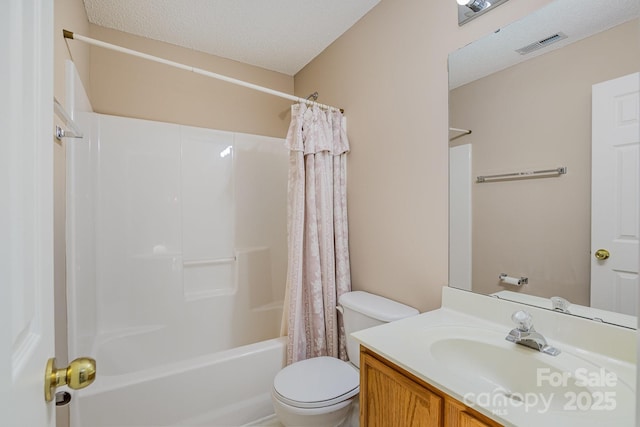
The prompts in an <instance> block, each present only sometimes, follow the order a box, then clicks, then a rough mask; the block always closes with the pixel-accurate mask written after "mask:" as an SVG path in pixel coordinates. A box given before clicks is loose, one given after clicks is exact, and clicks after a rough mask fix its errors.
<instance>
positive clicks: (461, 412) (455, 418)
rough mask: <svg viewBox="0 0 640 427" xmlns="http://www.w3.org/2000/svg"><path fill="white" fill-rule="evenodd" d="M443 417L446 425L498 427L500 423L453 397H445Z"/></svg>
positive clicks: (450, 426)
mask: <svg viewBox="0 0 640 427" xmlns="http://www.w3.org/2000/svg"><path fill="white" fill-rule="evenodd" d="M444 413H445V415H444V419H445V426H447V427H500V424H498V423H496V422H495V421H493V420H490V419H489V418H487V417H486V416H484V415H482V414H480V413H478V412H476V411H474V410H473V409H471V408H469V407H468V406H466V405H464V404H463V403H462V402H459V401H457V400H455V399H453V398H450V397H447V398H445V404H444Z"/></svg>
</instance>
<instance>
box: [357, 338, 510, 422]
mask: <svg viewBox="0 0 640 427" xmlns="http://www.w3.org/2000/svg"><path fill="white" fill-rule="evenodd" d="M360 426H361V427H499V426H500V424H498V423H496V422H495V421H493V420H491V419H490V418H488V417H486V416H484V415H482V414H480V413H479V412H477V411H475V410H474V409H472V408H469V407H468V406H466V405H464V404H463V403H461V402H459V401H458V400H456V399H454V398H452V397H451V396H448V395H447V394H445V393H443V392H442V391H440V390H438V389H436V388H435V387H433V386H431V385H429V384H427V383H426V382H424V381H422V380H421V379H419V378H418V377H416V376H415V375H413V374H411V373H409V372H407V371H405V370H404V369H402V368H400V367H398V366H396V365H395V364H393V363H391V362H389V361H388V360H386V359H385V358H383V357H381V356H379V355H378V354H376V353H374V352H372V351H370V350H369V349H367V348H365V347H362V346H361V347H360Z"/></svg>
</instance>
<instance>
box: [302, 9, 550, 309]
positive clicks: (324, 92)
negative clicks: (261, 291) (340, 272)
mask: <svg viewBox="0 0 640 427" xmlns="http://www.w3.org/2000/svg"><path fill="white" fill-rule="evenodd" d="M549 2H550V1H549V0H535V1H534V0H531V1H519V0H512V1H510V2H508V3H505V4H504V5H501V6H499V7H497V8H496V9H495V10H493V11H490V12H489V13H487V14H486V15H483V16H481V17H479V18H478V19H476V20H474V21H471V22H470V23H468V24H466V25H464V26H462V27H458V22H457V6H456V2H455V1H454V0H444V1H424V0H382V2H381V3H380V4H379V5H378V6H376V7H375V8H374V9H373V10H372V11H370V12H369V13H368V14H367V15H366V16H365V17H363V18H362V19H361V20H360V21H359V22H358V23H357V24H356V25H355V26H354V27H353V28H351V29H350V30H349V31H347V32H346V33H345V34H344V35H343V36H342V37H340V39H338V40H337V41H336V42H334V43H333V44H332V45H331V46H330V47H329V48H327V49H326V50H325V51H324V52H323V53H321V54H320V55H319V56H318V57H317V58H316V59H315V60H313V61H312V62H311V63H310V64H309V65H307V66H306V67H305V68H304V69H303V70H302V71H300V72H299V73H298V74H296V77H295V90H296V93H297V94H298V95H302V94H304V93H308V92H312V91H314V90H317V91H319V93H320V96H321V98H320V100H321V102H324V103H328V104H332V105H336V106H340V107H343V108H345V110H346V116H347V119H348V126H349V129H348V135H349V138H350V142H351V149H352V150H351V154H350V156H349V164H348V167H349V189H348V197H349V199H348V203H349V233H350V241H349V243H350V251H351V271H352V282H353V287H354V289H360V290H367V291H370V292H374V293H377V294H380V295H383V296H387V297H390V298H394V299H396V300H398V301H401V302H404V303H406V304H410V305H412V306H414V307H416V308H418V309H419V310H421V311H423V310H428V309H434V308H437V307H439V306H440V294H441V287H442V286H444V285H446V284H447V281H448V279H447V274H448V206H447V205H448V187H447V182H448V177H447V175H448V144H447V139H448V130H447V128H448V111H447V110H448V107H447V102H448V76H447V56H448V54H449V52H451V51H453V50H455V49H457V48H459V47H462V46H464V45H465V44H467V43H469V42H471V41H472V40H474V39H477V38H479V37H480V36H482V35H485V34H489V33H491V32H492V31H494V30H496V29H497V28H499V27H501V26H505V25H507V24H508V23H510V22H512V21H514V20H516V19H518V18H520V17H522V16H524V15H526V14H528V13H530V12H532V11H533V10H536V9H537V8H539V7H540V6H542V5H544V4H547V3H549Z"/></svg>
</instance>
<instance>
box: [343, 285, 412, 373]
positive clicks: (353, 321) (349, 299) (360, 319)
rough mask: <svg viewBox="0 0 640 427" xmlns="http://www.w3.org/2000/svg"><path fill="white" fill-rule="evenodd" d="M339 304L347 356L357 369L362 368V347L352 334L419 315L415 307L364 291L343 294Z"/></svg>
mask: <svg viewBox="0 0 640 427" xmlns="http://www.w3.org/2000/svg"><path fill="white" fill-rule="evenodd" d="M338 304H339V305H340V306H341V307H342V309H341V310H340V311H341V312H342V316H343V323H344V331H345V333H346V335H347V355H348V356H349V361H350V362H351V363H353V364H354V365H356V366H357V367H360V346H359V344H358V342H357V341H355V340H354V339H353V338H351V333H353V332H356V331H360V330H362V329H367V328H371V327H373V326H378V325H382V324H383V323H389V322H393V321H395V320H400V319H404V318H406V317H411V316H415V315H417V314H419V312H418V310H416V309H415V308H413V307H409V306H408V305H404V304H401V303H399V302H396V301H393V300H390V299H388V298H384V297H381V296H378V295H374V294H370V293H368V292H364V291H354V292H347V293H345V294H342V296H341V297H340V299H339V301H338Z"/></svg>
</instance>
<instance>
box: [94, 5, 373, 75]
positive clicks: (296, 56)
mask: <svg viewBox="0 0 640 427" xmlns="http://www.w3.org/2000/svg"><path fill="white" fill-rule="evenodd" d="M379 1H380V0H358V1H348V0H268V1H267V0H108V1H107V0H84V4H85V8H86V10H87V16H88V18H89V21H90V22H91V23H93V24H96V25H100V26H103V27H107V28H113V29H116V30H120V31H124V32H127V33H131V34H135V35H138V36H142V37H147V38H150V39H154V40H160V41H163V42H167V43H172V44H175V45H179V46H183V47H187V48H190V49H194V50H198V51H202V52H206V53H210V54H213V55H217V56H222V57H225V58H229V59H233V60H236V61H240V62H244V63H246V64H251V65H256V66H259V67H263V68H266V69H269V70H273V71H278V72H281V73H285V74H288V75H294V74H295V73H297V72H298V71H300V69H301V68H302V67H304V66H305V65H306V64H307V63H309V62H310V61H311V60H312V59H313V58H315V57H316V56H317V55H318V54H319V53H320V52H322V51H323V50H324V49H325V48H326V47H327V46H329V45H330V44H331V43H332V42H333V41H334V40H336V39H337V38H338V37H340V36H341V35H342V34H343V33H344V32H345V31H346V30H348V29H349V28H350V27H351V26H352V25H353V24H355V23H356V22H357V21H358V20H359V19H360V18H361V17H362V16H364V15H365V14H366V13H367V12H368V11H369V10H371V9H372V8H373V7H374V6H375V5H376V4H378V3H379Z"/></svg>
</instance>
